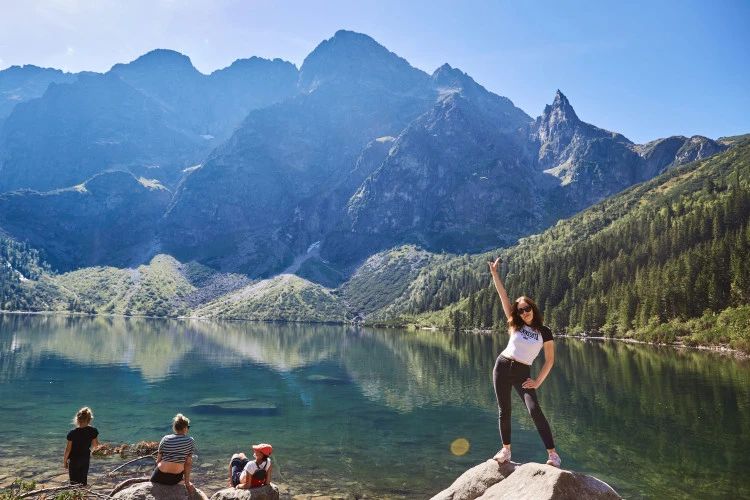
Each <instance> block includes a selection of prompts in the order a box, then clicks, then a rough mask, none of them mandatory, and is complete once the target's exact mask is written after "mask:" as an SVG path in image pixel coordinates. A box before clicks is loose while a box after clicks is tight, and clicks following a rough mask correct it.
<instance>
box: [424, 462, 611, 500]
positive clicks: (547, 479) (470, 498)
mask: <svg viewBox="0 0 750 500" xmlns="http://www.w3.org/2000/svg"><path fill="white" fill-rule="evenodd" d="M475 498H479V499H482V500H498V499H508V500H510V499H513V500H522V499H529V500H542V499H550V500H551V499H563V498H575V499H576V500H587V499H619V498H620V495H618V494H617V493H616V492H615V490H613V489H612V487H611V486H609V485H608V484H607V483H605V482H603V481H600V480H599V479H596V478H595V477H592V476H588V475H586V474H581V473H579V472H571V471H567V470H562V469H558V468H556V467H552V466H551V465H542V464H537V463H528V464H523V465H519V464H516V463H513V462H508V463H504V464H498V463H497V462H495V461H494V460H492V459H490V460H487V461H486V462H483V463H481V464H479V465H477V466H476V467H473V468H471V469H469V470H468V471H466V472H464V473H463V474H462V475H461V476H460V477H459V478H458V479H456V480H455V481H454V482H453V484H452V485H450V486H449V487H448V488H447V489H445V490H443V491H441V492H440V493H438V494H437V495H435V496H434V497H432V500H474V499H475Z"/></svg>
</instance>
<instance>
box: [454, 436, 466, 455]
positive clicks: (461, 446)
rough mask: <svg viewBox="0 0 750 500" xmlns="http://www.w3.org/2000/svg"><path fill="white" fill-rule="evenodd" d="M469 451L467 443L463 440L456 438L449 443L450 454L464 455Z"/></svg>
mask: <svg viewBox="0 0 750 500" xmlns="http://www.w3.org/2000/svg"><path fill="white" fill-rule="evenodd" d="M467 451H469V441H468V440H466V439H464V438H458V439H456V440H455V441H453V442H452V443H451V453H453V454H454V455H456V456H459V457H460V456H461V455H465V454H466V452H467Z"/></svg>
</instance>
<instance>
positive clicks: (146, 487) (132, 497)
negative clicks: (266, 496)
mask: <svg viewBox="0 0 750 500" xmlns="http://www.w3.org/2000/svg"><path fill="white" fill-rule="evenodd" d="M115 490H116V489H115ZM214 496H215V495H214ZM186 497H187V492H186V490H185V485H184V484H176V485H174V486H166V485H164V484H154V483H152V482H151V481H148V480H145V482H142V483H137V484H133V485H130V486H128V487H126V488H124V489H122V490H120V491H117V492H116V493H115V494H114V495H113V496H112V498H113V499H115V500H185V499H186ZM276 498H278V496H277V497H276ZM189 500H208V497H207V496H206V494H205V493H203V492H202V491H201V490H200V489H198V488H195V491H194V492H193V494H192V495H190V498H189Z"/></svg>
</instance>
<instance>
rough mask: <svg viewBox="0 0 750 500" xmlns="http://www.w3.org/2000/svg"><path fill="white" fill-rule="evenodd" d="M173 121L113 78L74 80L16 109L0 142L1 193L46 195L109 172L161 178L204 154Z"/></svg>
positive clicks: (199, 144)
mask: <svg viewBox="0 0 750 500" xmlns="http://www.w3.org/2000/svg"><path fill="white" fill-rule="evenodd" d="M178 123H179V119H178V117H177V116H176V115H175V114H174V113H172V112H170V111H169V110H168V109H165V108H164V107H162V106H161V105H159V103H157V102H155V101H154V100H153V99H150V98H148V97H147V96H145V95H144V94H143V93H141V92H139V91H138V90H136V89H134V88H133V87H131V86H130V85H128V84H126V83H125V82H123V81H122V80H121V79H120V78H117V77H116V76H115V75H112V74H106V75H100V74H86V75H83V74H82V75H79V77H78V79H77V81H76V82H75V83H71V84H52V85H50V87H49V88H48V90H47V92H45V94H44V96H42V97H41V98H39V99H34V100H31V101H28V102H25V103H21V104H19V105H17V106H16V107H15V109H14V110H13V112H12V113H11V115H10V116H9V117H8V118H7V120H6V121H5V123H4V124H3V130H2V133H1V134H0V151H1V152H2V157H1V158H0V162H1V163H0V171H1V172H2V177H0V191H11V190H15V189H22V188H28V189H34V190H39V191H48V190H53V189H58V188H67V187H70V186H74V185H77V184H80V183H81V182H84V181H86V179H88V178H90V177H91V176H93V175H95V174H96V173H98V172H102V171H105V170H110V169H127V170H129V171H131V172H132V173H134V174H135V175H138V176H140V175H144V176H147V177H160V176H159V171H160V170H163V168H162V167H164V166H167V165H174V164H177V165H178V166H179V165H181V164H182V163H183V162H184V161H185V159H186V157H189V156H190V155H191V154H196V153H198V152H199V151H200V150H201V148H202V147H205V142H206V141H205V140H204V139H202V138H201V137H200V136H198V135H197V134H195V133H192V132H191V131H189V130H185V129H181V128H179V127H178V126H177V125H176V124H178Z"/></svg>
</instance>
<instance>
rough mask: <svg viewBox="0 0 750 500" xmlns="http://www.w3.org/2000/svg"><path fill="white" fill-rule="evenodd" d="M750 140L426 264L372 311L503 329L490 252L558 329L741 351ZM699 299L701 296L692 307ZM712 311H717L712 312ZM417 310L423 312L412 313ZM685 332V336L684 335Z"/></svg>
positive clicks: (511, 284) (513, 285)
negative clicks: (553, 219)
mask: <svg viewBox="0 0 750 500" xmlns="http://www.w3.org/2000/svg"><path fill="white" fill-rule="evenodd" d="M749 238H750V141H748V140H746V141H745V142H743V143H741V144H739V145H737V146H735V147H733V148H732V149H730V150H728V151H724V152H722V153H719V154H717V155H715V156H712V157H710V158H707V159H702V160H698V161H694V162H692V163H689V164H687V165H683V166H679V167H675V168H673V169H671V170H669V171H667V172H666V173H664V174H662V175H660V176H658V177H656V178H654V179H652V180H650V181H648V182H644V183H640V184H638V185H636V186H633V187H631V188H629V189H627V190H625V191H623V192H621V193H619V194H617V195H615V196H612V197H610V198H607V199H606V200H604V201H602V202H600V203H597V204H596V205H594V206H592V207H590V208H588V209H586V210H584V211H582V212H581V213H579V214H577V215H575V216H573V217H571V218H570V219H568V220H565V221H561V222H559V223H558V224H556V225H555V226H554V227H552V228H550V229H548V230H547V231H545V232H543V233H541V234H538V235H535V236H532V237H529V238H526V239H524V240H522V241H521V242H519V244H518V245H516V246H514V247H511V248H509V249H506V250H503V249H497V250H495V251H493V252H491V253H487V254H480V255H475V256H470V257H455V258H452V259H449V260H448V261H446V262H443V263H439V264H438V265H436V266H431V267H429V268H425V269H424V270H423V271H422V272H421V273H420V275H419V276H418V277H417V278H416V279H414V280H413V281H412V283H411V284H410V286H409V289H408V290H407V291H406V292H405V293H404V294H403V295H402V297H401V298H400V299H399V300H394V301H393V304H394V306H396V307H394V306H392V307H391V308H390V309H388V310H381V311H380V316H381V319H386V318H390V319H391V320H392V321H396V322H398V321H399V320H394V316H399V315H400V316H402V317H405V318H406V319H402V320H401V322H404V321H407V322H416V323H417V324H422V325H425V324H426V325H432V326H435V325H438V326H442V327H458V328H466V327H469V328H472V327H478V328H493V327H494V328H503V324H504V318H502V311H501V310H499V309H498V308H497V304H498V302H497V292H496V291H495V290H494V287H493V286H492V284H491V282H489V283H488V269H487V261H488V260H489V259H492V258H496V257H497V256H498V255H501V256H502V257H503V265H502V269H501V275H502V276H504V280H505V285H506V288H507V289H508V294H509V295H510V296H511V297H516V296H521V295H528V296H530V297H533V298H534V299H535V300H536V301H537V303H538V304H539V306H540V308H541V310H542V312H543V314H544V318H545V322H546V323H548V324H549V325H550V326H551V327H553V328H554V329H557V330H560V331H562V330H565V331H567V332H598V333H604V334H606V335H608V336H618V337H635V338H638V339H640V340H647V341H655V342H672V341H674V340H675V339H676V338H677V337H683V336H684V337H685V338H686V339H688V340H687V343H689V344H691V345H700V344H713V343H715V342H725V343H727V342H728V343H731V345H733V346H734V347H735V348H738V349H743V350H745V351H748V350H750V338H749V337H748V330H747V328H746V323H747V318H748V314H750V267H748V266H747V265H746V263H747V262H748V259H750V239H749ZM696 304H700V305H699V306H696ZM719 313H720V314H719ZM420 318H421V319H420ZM691 335H692V337H691Z"/></svg>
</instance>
